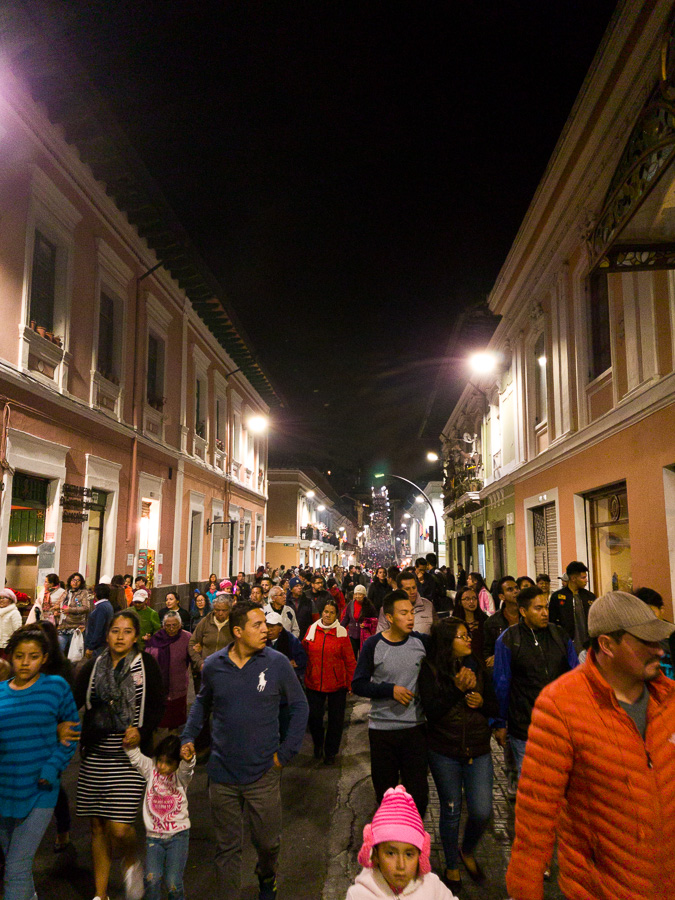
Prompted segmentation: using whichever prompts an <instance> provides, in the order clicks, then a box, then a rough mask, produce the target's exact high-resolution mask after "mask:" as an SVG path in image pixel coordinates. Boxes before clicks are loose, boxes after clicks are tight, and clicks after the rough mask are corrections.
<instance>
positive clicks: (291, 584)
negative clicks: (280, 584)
mask: <svg viewBox="0 0 675 900" xmlns="http://www.w3.org/2000/svg"><path fill="white" fill-rule="evenodd" d="M296 584H302V578H298V576H297V575H296V576H295V578H291V580H290V581H289V582H288V586H289V587H290V588H291V589H292V588H294V587H295V586H296Z"/></svg>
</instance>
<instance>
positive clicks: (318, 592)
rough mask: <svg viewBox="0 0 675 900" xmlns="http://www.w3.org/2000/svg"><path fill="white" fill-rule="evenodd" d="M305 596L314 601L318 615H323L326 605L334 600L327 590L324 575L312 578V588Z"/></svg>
mask: <svg viewBox="0 0 675 900" xmlns="http://www.w3.org/2000/svg"><path fill="white" fill-rule="evenodd" d="M305 596H307V597H308V598H309V599H310V600H311V601H312V603H313V604H314V608H315V609H316V611H317V613H318V615H321V613H322V611H323V607H324V603H327V602H328V601H329V600H332V599H333V598H332V597H331V595H330V594H329V592H328V590H327V588H326V579H325V578H324V577H323V575H313V576H312V579H311V582H310V587H309V588H308V589H307V590H306V591H305Z"/></svg>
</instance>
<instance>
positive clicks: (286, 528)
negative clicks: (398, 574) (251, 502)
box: [267, 468, 359, 568]
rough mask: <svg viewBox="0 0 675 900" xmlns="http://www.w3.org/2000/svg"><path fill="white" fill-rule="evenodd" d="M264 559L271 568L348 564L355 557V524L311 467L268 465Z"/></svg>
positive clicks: (357, 557)
mask: <svg viewBox="0 0 675 900" xmlns="http://www.w3.org/2000/svg"><path fill="white" fill-rule="evenodd" d="M268 477H269V505H268V511H267V561H268V562H269V563H270V566H272V567H278V566H281V565H284V566H286V568H290V567H291V566H312V567H313V568H316V567H319V566H334V565H340V566H350V565H352V564H354V563H356V562H358V559H359V548H358V546H357V544H356V541H357V537H356V526H355V524H354V523H353V522H352V521H351V519H349V518H347V517H346V516H345V515H343V513H342V512H341V511H340V510H339V509H338V508H337V506H336V501H337V497H336V496H335V494H334V492H333V491H332V489H331V488H330V485H328V483H327V482H326V481H325V480H324V479H323V478H322V477H320V475H319V473H317V472H314V471H313V470H312V469H311V468H307V469H294V468H288V469H270V470H269V472H268Z"/></svg>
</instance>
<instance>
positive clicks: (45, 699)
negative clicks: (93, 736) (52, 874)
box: [0, 625, 79, 900]
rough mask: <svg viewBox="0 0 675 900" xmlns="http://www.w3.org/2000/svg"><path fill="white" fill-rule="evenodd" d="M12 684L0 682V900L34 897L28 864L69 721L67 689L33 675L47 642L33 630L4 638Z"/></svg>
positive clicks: (52, 793) (51, 802)
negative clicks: (0, 884)
mask: <svg viewBox="0 0 675 900" xmlns="http://www.w3.org/2000/svg"><path fill="white" fill-rule="evenodd" d="M7 654H8V657H9V660H10V662H11V665H12V670H13V673H14V677H13V678H11V679H10V680H9V681H4V682H2V683H0V722H2V727H1V728H0V845H2V849H3V851H4V854H5V900H26V898H28V897H30V898H32V897H35V885H34V884H33V857H34V856H35V852H36V851H37V848H38V846H39V844H40V841H41V839H42V835H43V834H44V833H45V830H46V828H47V825H48V824H49V821H50V819H51V817H52V813H53V811H54V806H55V804H56V800H57V797H58V794H59V781H60V778H61V773H62V772H63V770H64V769H65V768H66V766H67V765H68V763H69V762H70V760H71V758H72V756H73V753H74V752H75V746H76V745H75V743H74V742H73V743H69V744H66V745H64V744H61V743H59V739H58V736H57V726H58V725H59V724H60V723H61V722H77V721H78V720H79V717H78V713H77V707H76V706H75V701H74V699H73V694H72V692H71V690H70V688H69V687H68V684H67V683H66V682H65V681H64V680H63V678H61V677H60V676H58V675H43V674H41V672H40V669H41V668H42V666H43V665H44V664H45V663H46V662H47V658H48V643H47V638H46V637H45V635H44V634H43V633H42V631H40V630H39V629H38V628H36V627H35V626H31V625H26V626H24V627H23V628H19V629H18V630H17V631H15V632H14V634H13V635H12V636H11V638H10V640H9V643H8V645H7Z"/></svg>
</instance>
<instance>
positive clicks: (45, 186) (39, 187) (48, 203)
mask: <svg viewBox="0 0 675 900" xmlns="http://www.w3.org/2000/svg"><path fill="white" fill-rule="evenodd" d="M30 190H31V195H32V198H33V200H34V201H37V203H39V204H41V205H42V206H43V207H44V208H45V210H46V211H47V213H48V214H49V216H50V217H52V218H54V219H56V221H57V222H58V224H59V226H60V227H61V228H63V229H64V230H65V231H67V232H68V233H69V234H72V232H73V231H74V230H75V228H76V226H77V225H78V224H79V223H80V221H81V220H82V213H81V212H80V211H79V209H78V208H77V207H76V206H74V205H73V204H72V203H71V202H70V200H68V198H67V197H66V196H65V195H64V194H62V193H61V191H60V190H59V189H58V188H57V187H56V185H55V184H54V182H53V181H52V180H51V178H49V177H48V176H47V175H45V173H44V172H43V171H42V169H41V168H40V167H39V166H37V165H36V166H34V167H33V174H32V177H31V184H30Z"/></svg>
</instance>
